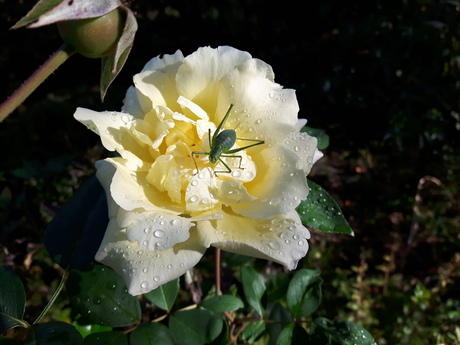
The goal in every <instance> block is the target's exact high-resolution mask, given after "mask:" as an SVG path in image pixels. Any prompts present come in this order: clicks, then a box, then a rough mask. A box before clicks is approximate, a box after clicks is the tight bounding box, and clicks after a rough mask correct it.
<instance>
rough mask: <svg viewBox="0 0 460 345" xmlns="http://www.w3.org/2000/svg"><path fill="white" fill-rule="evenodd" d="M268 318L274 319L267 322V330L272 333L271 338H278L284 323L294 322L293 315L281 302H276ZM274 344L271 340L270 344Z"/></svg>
mask: <svg viewBox="0 0 460 345" xmlns="http://www.w3.org/2000/svg"><path fill="white" fill-rule="evenodd" d="M268 320H270V321H272V322H270V323H268V324H267V332H268V333H269V334H270V339H278V337H279V335H280V333H281V331H282V330H283V327H284V325H286V324H288V323H290V322H292V315H291V313H290V312H289V310H287V309H286V308H284V307H283V306H282V305H281V304H280V303H278V302H277V303H275V304H274V305H273V306H272V308H271V311H270V315H269V317H268ZM272 343H273V344H274V341H273V342H270V344H272Z"/></svg>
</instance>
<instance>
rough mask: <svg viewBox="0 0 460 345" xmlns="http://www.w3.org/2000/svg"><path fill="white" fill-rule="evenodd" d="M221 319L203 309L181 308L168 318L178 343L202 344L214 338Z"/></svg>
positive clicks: (218, 332)
mask: <svg viewBox="0 0 460 345" xmlns="http://www.w3.org/2000/svg"><path fill="white" fill-rule="evenodd" d="M222 326H223V321H222V319H220V318H217V317H215V315H214V314H212V313H211V312H210V311H208V310H205V309H193V310H182V311H178V312H176V313H174V314H173V315H171V317H170V318H169V329H170V330H171V333H172V335H173V337H174V340H175V342H176V343H177V344H178V345H202V344H207V343H210V342H211V341H213V340H214V339H216V338H217V337H218V336H219V334H220V333H221V331H222Z"/></svg>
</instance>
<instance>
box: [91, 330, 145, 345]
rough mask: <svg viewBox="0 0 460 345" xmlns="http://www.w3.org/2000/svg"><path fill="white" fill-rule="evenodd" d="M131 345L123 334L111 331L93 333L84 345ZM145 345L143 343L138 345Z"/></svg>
mask: <svg viewBox="0 0 460 345" xmlns="http://www.w3.org/2000/svg"><path fill="white" fill-rule="evenodd" d="M101 344H104V345H129V342H128V338H127V337H126V335H125V334H124V333H123V332H120V331H110V332H99V333H92V334H90V335H88V336H87V337H86V338H85V341H84V345H101ZM138 344H143V343H138Z"/></svg>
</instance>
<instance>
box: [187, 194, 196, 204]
mask: <svg viewBox="0 0 460 345" xmlns="http://www.w3.org/2000/svg"><path fill="white" fill-rule="evenodd" d="M188 201H189V202H197V201H198V197H197V196H196V195H193V196H191V197H190V198H189V199H188Z"/></svg>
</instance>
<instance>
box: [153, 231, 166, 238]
mask: <svg viewBox="0 0 460 345" xmlns="http://www.w3.org/2000/svg"><path fill="white" fill-rule="evenodd" d="M153 235H154V236H155V237H157V238H161V237H163V236H164V235H165V232H164V231H163V230H156V231H155V232H154V233H153Z"/></svg>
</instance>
